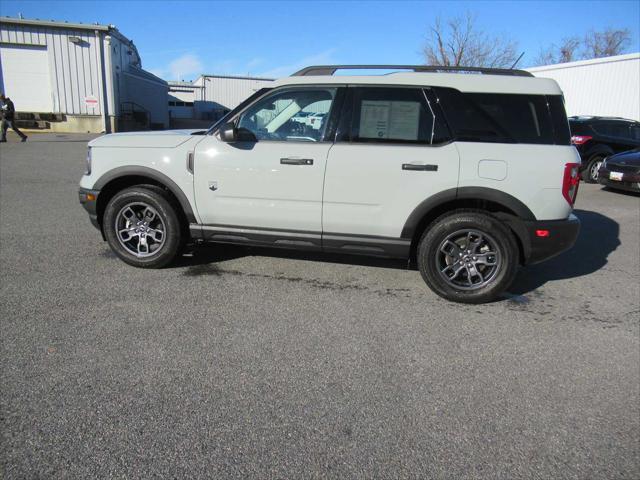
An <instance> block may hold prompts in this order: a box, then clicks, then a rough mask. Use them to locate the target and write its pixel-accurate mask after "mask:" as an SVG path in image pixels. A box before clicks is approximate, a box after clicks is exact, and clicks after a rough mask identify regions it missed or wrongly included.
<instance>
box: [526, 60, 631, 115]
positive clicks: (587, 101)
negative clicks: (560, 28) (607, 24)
mask: <svg viewBox="0 0 640 480" xmlns="http://www.w3.org/2000/svg"><path fill="white" fill-rule="evenodd" d="M528 70H529V71H530V72H531V73H533V74H534V75H535V76H536V77H545V78H552V79H554V80H555V81H556V82H558V84H559V85H560V88H561V89H562V91H563V92H564V98H565V102H566V109H567V114H568V115H598V116H612V117H624V118H630V119H633V120H640V54H639V53H634V54H628V55H618V56H615V57H607V58H599V59H594V60H586V61H581V62H572V63H565V64H559V65H549V66H545V67H535V68H529V69H528Z"/></svg>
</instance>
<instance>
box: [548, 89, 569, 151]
mask: <svg viewBox="0 0 640 480" xmlns="http://www.w3.org/2000/svg"><path fill="white" fill-rule="evenodd" d="M547 102H548V103H549V114H550V115H551V124H552V125H553V138H554V140H555V143H556V145H571V130H570V128H569V122H568V120H567V112H566V111H565V109H564V100H563V99H562V96H560V95H547Z"/></svg>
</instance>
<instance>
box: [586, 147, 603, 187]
mask: <svg viewBox="0 0 640 480" xmlns="http://www.w3.org/2000/svg"><path fill="white" fill-rule="evenodd" d="M604 157H605V155H604V154H603V153H596V154H595V155H593V156H592V157H591V158H590V159H589V162H588V163H587V168H585V169H584V170H583V171H582V180H584V181H585V182H587V183H598V170H600V167H601V166H602V162H603V161H604Z"/></svg>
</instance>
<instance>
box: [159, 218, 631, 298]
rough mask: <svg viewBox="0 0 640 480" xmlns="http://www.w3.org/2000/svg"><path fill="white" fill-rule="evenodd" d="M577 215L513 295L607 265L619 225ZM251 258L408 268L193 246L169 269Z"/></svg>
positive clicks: (213, 268) (197, 270) (340, 257)
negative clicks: (556, 250) (571, 229)
mask: <svg viewBox="0 0 640 480" xmlns="http://www.w3.org/2000/svg"><path fill="white" fill-rule="evenodd" d="M574 213H575V214H576V215H577V216H578V218H580V222H581V229H580V234H579V236H578V240H577V241H576V244H575V245H574V246H573V248H572V249H570V250H568V251H567V252H565V253H563V254H561V255H559V256H557V257H555V258H552V259H550V260H547V261H545V262H543V263H540V264H537V265H530V266H528V267H524V268H521V269H520V272H519V273H518V276H517V277H516V280H515V282H514V283H513V285H512V287H511V288H510V289H509V293H510V294H511V295H523V294H525V293H528V292H531V291H533V290H535V289H537V288H539V287H541V286H542V285H544V284H545V283H546V282H548V281H550V280H561V279H567V278H575V277H580V276H583V275H588V274H590V273H593V272H595V271H596V270H598V269H600V268H601V267H603V266H604V265H606V263H607V257H608V256H609V254H610V253H611V252H613V251H614V250H615V249H616V248H618V246H619V245H620V241H619V239H618V235H619V230H620V228H619V225H618V223H617V222H615V221H614V220H612V219H610V218H609V217H606V216H604V215H602V214H600V213H596V212H591V211H586V210H575V211H574ZM248 256H263V257H271V258H286V259H294V260H303V261H314V262H329V263H337V264H346V265H359V266H366V267H375V268H392V269H407V261H406V260H398V259H389V258H377V257H367V256H359V255H346V254H331V253H321V252H304V251H296V250H280V249H275V248H266V247H264V248H263V247H242V246H234V245H204V246H199V247H192V248H190V249H188V250H187V252H186V253H185V254H184V255H183V256H182V257H180V258H179V259H178V260H177V261H176V262H175V263H173V264H172V265H171V267H170V268H184V267H190V268H189V270H187V272H185V274H186V275H189V276H198V275H207V274H214V273H218V267H217V265H216V264H217V263H219V262H224V261H227V260H234V259H236V258H242V257H248ZM207 266H208V267H207ZM413 268H414V269H415V267H413Z"/></svg>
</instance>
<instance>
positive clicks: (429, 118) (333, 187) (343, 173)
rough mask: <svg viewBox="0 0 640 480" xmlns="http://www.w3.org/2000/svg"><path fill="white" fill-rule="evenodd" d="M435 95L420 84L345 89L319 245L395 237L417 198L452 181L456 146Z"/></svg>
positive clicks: (455, 173)
mask: <svg viewBox="0 0 640 480" xmlns="http://www.w3.org/2000/svg"><path fill="white" fill-rule="evenodd" d="M433 98H434V97H432V96H431V92H430V91H429V90H428V89H423V88H420V87H349V88H348V94H347V97H346V99H345V110H344V113H343V116H342V119H341V125H340V127H339V131H338V134H337V136H336V143H335V144H334V146H333V147H332V148H331V150H330V152H329V157H328V160H327V167H326V174H325V186H324V200H323V212H322V222H323V225H322V227H323V247H324V248H329V249H345V250H356V249H357V245H355V244H360V245H362V246H363V249H365V250H366V248H364V246H365V244H366V243H367V242H368V241H371V243H375V242H377V241H380V242H384V241H385V240H384V239H398V238H399V237H400V235H401V232H402V228H403V226H404V224H405V222H406V220H407V219H408V217H409V216H410V214H411V212H412V211H413V210H414V209H415V208H416V207H417V206H418V205H419V204H420V203H421V202H422V201H423V200H425V199H427V198H428V197H430V196H432V195H434V194H436V193H438V192H441V191H443V190H446V189H451V188H456V186H457V181H458V166H459V157H458V151H457V149H456V147H455V145H454V144H453V143H452V142H451V138H450V135H449V131H448V129H447V127H446V124H445V123H444V121H443V119H442V115H441V114H440V112H439V109H438V108H437V105H435V102H434V100H433ZM358 236H360V237H361V236H367V237H370V238H368V239H366V238H361V239H360V240H359V241H357V238H355V237H358ZM376 237H377V238H376ZM371 248H374V247H371ZM371 253H374V252H373V250H372V251H371ZM387 253H388V252H387Z"/></svg>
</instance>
